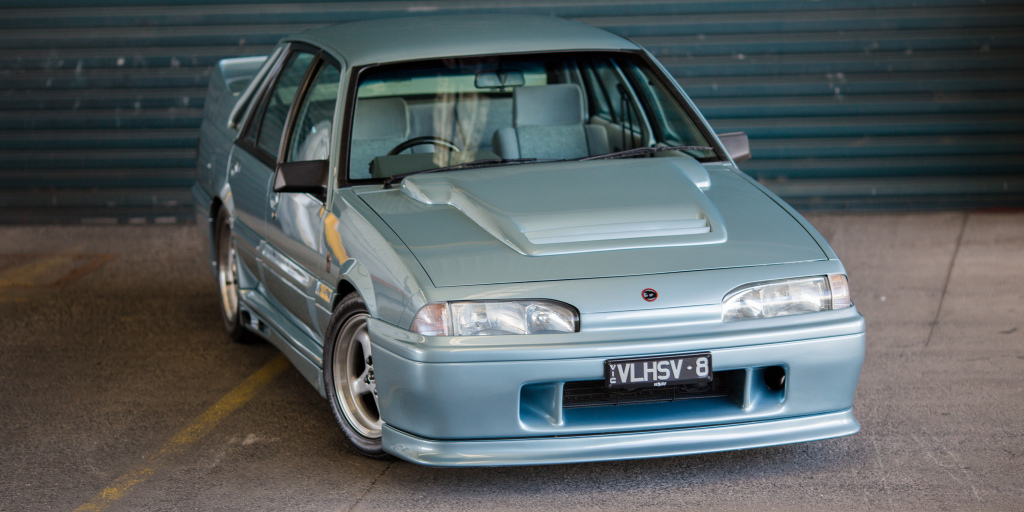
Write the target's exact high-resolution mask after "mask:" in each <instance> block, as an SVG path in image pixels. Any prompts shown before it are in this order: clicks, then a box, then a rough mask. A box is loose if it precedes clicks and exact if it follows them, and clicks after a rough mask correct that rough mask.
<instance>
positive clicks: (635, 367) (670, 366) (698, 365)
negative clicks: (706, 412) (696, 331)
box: [604, 352, 711, 389]
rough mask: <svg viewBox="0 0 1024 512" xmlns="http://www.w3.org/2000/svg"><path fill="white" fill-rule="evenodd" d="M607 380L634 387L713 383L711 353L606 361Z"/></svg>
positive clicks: (605, 374)
mask: <svg viewBox="0 0 1024 512" xmlns="http://www.w3.org/2000/svg"><path fill="white" fill-rule="evenodd" d="M604 382H605V385H606V386H608V387H609V388H632V389H635V388H651V387H653V388H657V387H662V386H667V385H669V384H693V383H698V382H711V353H710V352H701V353H698V354H679V355H673V356H660V357H644V358H636V359H613V360H609V361H605V362H604Z"/></svg>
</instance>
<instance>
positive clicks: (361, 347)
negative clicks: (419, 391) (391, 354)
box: [324, 292, 388, 459]
mask: <svg viewBox="0 0 1024 512" xmlns="http://www.w3.org/2000/svg"><path fill="white" fill-rule="evenodd" d="M368 318H370V313H369V312H368V311H367V309H366V304H365V303H363V299H362V298H360V297H359V294H357V293H355V292H353V293H350V294H349V295H348V296H346V297H345V298H344V299H343V300H342V301H341V302H340V303H339V304H338V306H337V307H336V308H335V309H334V314H333V315H332V316H331V322H330V325H329V326H328V328H327V338H326V339H325V340H324V387H325V389H326V390H327V398H328V400H329V401H330V403H331V412H333V413H334V419H335V421H337V422H338V426H340V427H341V431H342V433H344V434H345V437H346V438H347V439H348V442H349V443H350V444H351V445H352V447H353V448H355V449H356V451H358V452H359V453H361V454H362V455H364V456H366V457H370V458H372V459H385V458H388V455H387V454H386V453H385V452H384V449H383V447H382V445H381V426H382V425H383V424H384V422H383V421H382V420H381V418H380V408H379V407H378V405H377V386H376V383H375V378H374V373H373V357H372V356H371V354H370V335H369V332H368V331H367V327H366V320H367V319H368Z"/></svg>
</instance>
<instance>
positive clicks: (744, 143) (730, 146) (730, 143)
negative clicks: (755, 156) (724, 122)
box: [718, 132, 750, 162]
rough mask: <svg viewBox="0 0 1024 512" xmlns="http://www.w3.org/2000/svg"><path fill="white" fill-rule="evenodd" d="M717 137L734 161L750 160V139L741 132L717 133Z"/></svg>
mask: <svg viewBox="0 0 1024 512" xmlns="http://www.w3.org/2000/svg"><path fill="white" fill-rule="evenodd" d="M718 139H719V140H721V141H722V145H723V146H725V150H726V151H727V152H728V153H729V156H731V157H732V159H733V161H734V162H742V161H744V160H750V139H748V138H747V134H746V133H743V132H732V133H719V134H718Z"/></svg>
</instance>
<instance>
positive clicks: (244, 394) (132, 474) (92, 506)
mask: <svg viewBox="0 0 1024 512" xmlns="http://www.w3.org/2000/svg"><path fill="white" fill-rule="evenodd" d="M289 366H291V363H289V362H288V358H286V357H285V356H284V355H283V354H278V356H277V357H275V358H274V359H272V360H271V361H270V362H269V363H267V364H265V365H263V368H260V369H259V370H257V371H256V373H254V374H252V375H250V376H249V378H247V379H245V380H244V381H243V382H242V383H241V384H239V385H238V386H237V387H235V389H232V390H231V391H230V392H229V393H228V394H226V395H224V397H223V398H221V399H220V400H218V401H217V403H215V404H213V406H212V407H210V408H209V409H207V410H206V411H205V412H203V413H202V414H200V415H199V416H198V417H196V419H195V420H193V421H192V423H191V424H190V425H189V426H187V427H185V428H184V429H182V430H181V431H180V432H178V433H177V434H175V435H174V437H172V438H171V439H170V440H169V441H167V443H166V444H164V446H163V447H162V448H160V450H159V451H158V452H156V453H154V454H153V455H150V456H149V458H148V459H147V461H146V464H145V465H144V466H143V467H142V468H139V469H133V470H131V471H129V472H127V473H125V474H123V475H121V476H120V477H118V478H117V480H114V482H113V483H111V484H110V485H109V486H108V487H107V488H106V489H103V490H102V491H100V492H99V493H98V494H97V495H96V496H93V498H92V499H91V500H89V501H88V502H87V503H85V504H83V505H81V506H80V507H78V508H76V509H75V512H84V511H93V512H95V511H99V510H104V509H106V508H107V507H109V506H110V505H111V504H113V503H114V502H115V501H117V500H119V499H121V498H123V497H124V496H125V494H127V493H128V491H129V490H130V489H131V488H132V487H134V486H136V485H137V484H140V483H142V482H145V481H146V479H148V478H149V477H150V476H152V475H153V474H154V473H155V472H156V470H157V468H158V467H160V466H161V465H163V464H165V463H167V462H169V461H170V460H171V459H173V458H174V457H175V456H177V455H178V454H180V453H181V452H183V451H184V450H185V448H187V447H188V446H190V445H192V444H194V443H195V442H196V441H199V440H200V439H202V438H203V436H205V435H206V434H209V433H210V431H211V430H213V428H214V427H216V426H217V424H218V423H220V422H221V420H223V419H224V418H226V417H228V415H230V414H231V413H232V412H234V411H235V410H236V409H238V408H239V407H241V406H243V405H245V404H246V403H247V402H248V401H249V400H251V399H252V397H254V396H255V395H256V393H258V392H259V391H260V390H261V389H263V388H264V387H266V386H267V384H270V381H271V380H273V379H274V377H277V376H278V375H280V374H281V372H283V371H285V370H286V369H288V367H289Z"/></svg>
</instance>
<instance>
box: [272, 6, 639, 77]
mask: <svg viewBox="0 0 1024 512" xmlns="http://www.w3.org/2000/svg"><path fill="white" fill-rule="evenodd" d="M285 40H288V41H302V42H307V43H310V44H313V45H314V46H318V47H320V48H323V49H325V50H327V51H328V52H330V53H332V54H334V56H335V57H338V58H340V59H342V60H343V61H344V62H346V63H347V64H348V65H349V66H362V65H366V64H377V63H384V62H395V61H404V60H419V59H430V58H441V57H458V56H472V55H489V54H498V53H526V52H540V51H561V50H637V49H639V47H638V46H637V45H635V44H634V43H632V42H630V41H628V40H626V39H623V38H621V37H619V36H616V35H614V34H612V33H610V32H606V31H604V30H601V29H599V28H594V27H591V26H589V25H584V24H583V23H579V22H575V21H570V20H565V19H561V18H555V17H550V16H525V15H514V16H512V15H439V16H411V17H402V18H384V19H376V20H367V21H356V22H351V23H342V24H340V25H331V26H327V27H321V28H315V29H311V30H307V31H305V32H301V33H299V34H296V35H293V36H289V37H287V38H285Z"/></svg>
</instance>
